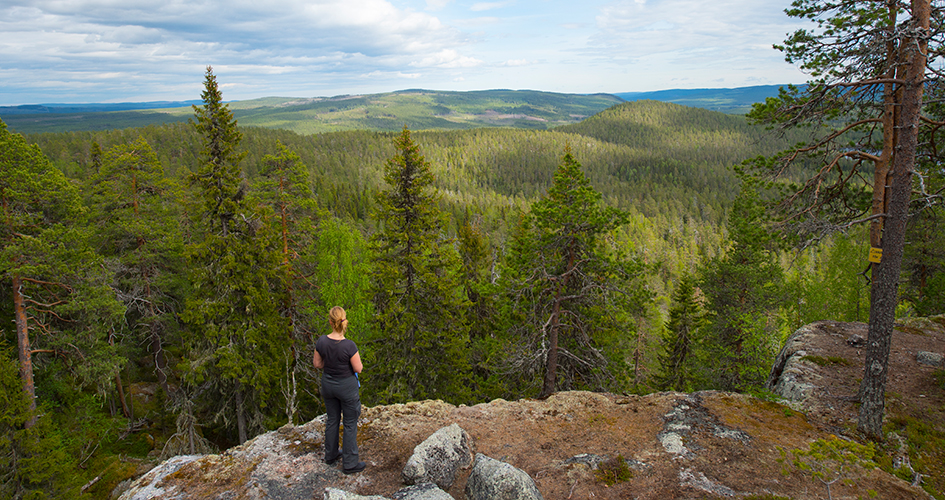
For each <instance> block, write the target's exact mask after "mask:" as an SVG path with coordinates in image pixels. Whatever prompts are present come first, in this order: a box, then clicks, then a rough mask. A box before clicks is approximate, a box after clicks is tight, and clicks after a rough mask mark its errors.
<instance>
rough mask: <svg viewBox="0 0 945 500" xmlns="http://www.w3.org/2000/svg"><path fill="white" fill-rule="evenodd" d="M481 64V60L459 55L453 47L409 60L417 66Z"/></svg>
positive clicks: (444, 66)
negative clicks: (415, 59)
mask: <svg viewBox="0 0 945 500" xmlns="http://www.w3.org/2000/svg"><path fill="white" fill-rule="evenodd" d="M481 64H482V61H480V60H478V59H475V58H472V57H466V56H463V55H460V54H459V53H458V52H457V51H455V50H453V49H445V50H441V51H439V52H437V53H436V54H431V55H429V56H427V57H424V58H423V59H420V60H419V61H414V62H411V63H410V65H411V66H415V67H418V68H428V67H437V68H472V67H475V66H479V65H481Z"/></svg>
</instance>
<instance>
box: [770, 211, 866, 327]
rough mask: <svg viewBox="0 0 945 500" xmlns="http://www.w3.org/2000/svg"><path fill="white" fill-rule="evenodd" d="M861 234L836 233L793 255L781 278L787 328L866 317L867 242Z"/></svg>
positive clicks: (859, 232)
mask: <svg viewBox="0 0 945 500" xmlns="http://www.w3.org/2000/svg"><path fill="white" fill-rule="evenodd" d="M861 229H863V228H861ZM865 233H866V231H865V230H860V231H854V232H851V233H850V234H837V235H835V236H834V237H833V238H831V239H830V240H829V241H825V242H823V243H822V244H821V245H819V246H817V247H811V248H809V249H807V250H805V251H803V252H801V253H800V254H799V255H795V256H794V257H795V258H794V259H793V260H792V262H791V267H790V268H789V269H788V270H787V273H786V277H785V289H786V293H787V295H788V298H787V300H785V301H783V302H782V305H781V314H782V315H784V316H785V318H786V319H787V321H786V323H787V324H788V325H789V327H790V328H792V329H793V328H797V327H798V326H800V325H806V324H808V323H813V322H815V321H822V320H825V319H832V320H836V321H865V320H866V319H867V317H868V313H869V300H870V290H869V284H868V277H869V275H868V273H867V272H866V270H867V266H866V258H865V256H866V255H867V253H868V251H869V248H868V247H869V243H868V239H867V238H866V234H865Z"/></svg>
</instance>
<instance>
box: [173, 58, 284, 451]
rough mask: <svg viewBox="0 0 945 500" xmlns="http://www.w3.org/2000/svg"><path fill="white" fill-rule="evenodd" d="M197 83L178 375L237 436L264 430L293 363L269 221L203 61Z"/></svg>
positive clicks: (278, 259)
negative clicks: (187, 282) (196, 163)
mask: <svg viewBox="0 0 945 500" xmlns="http://www.w3.org/2000/svg"><path fill="white" fill-rule="evenodd" d="M204 84H205V91H204V92H203V94H201V96H202V97H203V99H204V105H203V106H202V107H199V108H198V107H196V106H195V115H196V117H197V123H196V128H197V130H198V131H199V132H200V133H201V135H202V136H203V139H204V149H203V161H202V164H201V165H200V167H199V168H198V169H197V171H196V172H195V173H194V175H193V181H194V184H195V185H196V187H197V188H198V192H197V198H198V200H200V201H201V202H202V203H201V206H200V208H199V209H197V210H195V211H194V216H195V221H194V225H195V229H194V233H195V236H196V237H195V239H194V241H193V242H192V243H190V244H189V245H188V246H187V256H188V265H189V267H190V279H191V282H192V285H193V293H192V294H191V296H190V297H188V299H187V302H186V304H185V310H184V312H183V314H182V318H183V319H184V321H185V322H186V323H187V324H188V325H189V327H190V329H191V334H190V335H189V336H188V339H187V340H188V342H187V349H188V351H189V353H188V354H189V359H188V361H187V363H186V365H185V371H186V373H185V376H186V380H187V381H188V382H189V383H190V384H192V385H194V386H195V387H197V388H198V390H197V392H199V393H201V394H202V395H203V397H204V401H205V402H206V404H207V405H209V406H210V408H208V409H210V410H212V411H213V412H214V414H215V418H216V419H217V420H222V422H223V424H224V425H225V426H226V427H227V428H230V429H232V428H233V423H234V421H235V424H236V425H235V427H236V431H237V439H238V440H239V442H240V443H242V442H245V441H246V439H248V437H249V436H248V433H249V431H250V430H251V429H255V430H262V429H264V428H265V425H264V422H265V421H266V419H267V415H268V414H271V412H272V411H273V410H272V409H270V408H269V407H270V406H273V405H274V403H275V401H276V400H277V399H278V396H279V394H278V391H277V388H278V387H279V383H280V382H281V381H284V380H286V371H287V367H288V366H290V365H291V359H292V354H291V349H290V345H289V343H288V341H287V337H286V335H287V333H286V332H287V331H288V325H287V321H286V320H285V318H284V317H282V316H281V315H280V314H279V308H280V306H281V305H282V304H283V303H284V300H283V298H282V296H281V295H280V293H281V291H280V288H279V287H278V286H277V285H278V283H279V281H280V278H281V276H280V271H279V270H280V269H281V266H280V263H281V262H282V255H281V254H280V252H279V251H278V250H277V249H278V246H277V243H276V242H277V235H276V233H274V232H273V231H272V227H271V226H270V225H269V224H268V223H267V222H268V221H269V220H271V212H269V211H267V209H266V207H264V206H262V205H260V204H259V203H258V202H257V201H256V200H254V199H253V198H252V197H250V196H248V195H247V193H246V189H247V188H246V184H245V183H244V182H243V180H242V173H241V170H240V167H239V161H240V159H241V158H242V156H243V155H242V154H239V153H236V148H237V146H238V144H239V140H240V138H241V134H240V132H239V130H238V129H237V127H236V120H235V119H233V116H232V113H231V112H230V111H229V109H228V107H227V106H226V105H225V104H223V102H222V95H221V93H220V91H219V89H218V87H217V83H216V78H215V77H214V75H213V73H212V69H211V68H207V74H206V80H205V83H204ZM180 405H181V406H182V407H183V406H186V403H183V402H182V403H180ZM280 406H281V405H280Z"/></svg>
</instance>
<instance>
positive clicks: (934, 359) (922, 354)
mask: <svg viewBox="0 0 945 500" xmlns="http://www.w3.org/2000/svg"><path fill="white" fill-rule="evenodd" d="M915 360H916V361H917V362H919V363H921V364H923V365H928V366H934V367H935V368H945V357H943V356H942V355H941V354H939V353H937V352H928V351H919V353H918V354H916V356H915Z"/></svg>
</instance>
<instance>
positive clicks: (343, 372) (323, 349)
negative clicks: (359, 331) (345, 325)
mask: <svg viewBox="0 0 945 500" xmlns="http://www.w3.org/2000/svg"><path fill="white" fill-rule="evenodd" d="M315 350H316V351H318V354H319V355H320V356H321V357H322V360H323V361H324V362H325V368H324V370H325V373H326V374H328V375H331V376H332V377H335V378H345V377H353V376H354V368H352V367H351V356H354V355H355V354H356V353H357V352H358V346H357V344H355V343H354V341H353V340H351V339H342V340H334V339H332V338H329V337H328V335H322V336H321V337H318V340H317V341H315Z"/></svg>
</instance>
